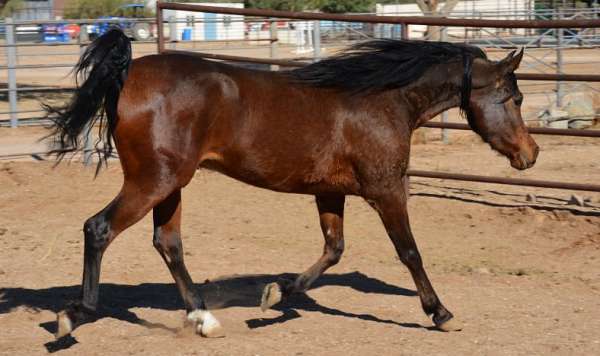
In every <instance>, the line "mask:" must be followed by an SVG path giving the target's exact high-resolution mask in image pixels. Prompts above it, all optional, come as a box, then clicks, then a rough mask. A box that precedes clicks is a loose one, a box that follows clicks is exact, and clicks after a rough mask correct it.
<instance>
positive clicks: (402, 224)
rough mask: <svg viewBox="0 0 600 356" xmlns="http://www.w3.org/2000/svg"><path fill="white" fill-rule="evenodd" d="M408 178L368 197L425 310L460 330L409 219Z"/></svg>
mask: <svg viewBox="0 0 600 356" xmlns="http://www.w3.org/2000/svg"><path fill="white" fill-rule="evenodd" d="M407 182H408V179H405V178H404V179H402V180H401V181H400V182H399V183H398V184H397V186H395V187H394V188H393V189H391V191H390V190H389V188H387V189H385V190H386V191H385V192H381V194H375V197H374V198H371V197H368V198H367V201H368V202H369V204H371V206H373V208H375V210H377V212H378V213H379V216H380V217H381V220H382V221H383V224H384V225H385V229H386V231H387V233H388V236H389V237H390V239H391V240H392V243H393V244H394V247H395V248H396V252H397V253H398V256H399V257H400V260H401V261H402V263H404V264H405V265H406V267H408V269H409V271H410V274H411V275H412V277H413V280H414V282H415V285H416V287H417V293H418V294H419V297H420V299H421V304H422V306H423V310H424V311H425V313H426V314H427V315H433V322H434V323H435V325H436V327H437V328H439V329H440V330H444V331H455V330H460V329H461V326H460V324H459V323H458V322H457V321H456V320H455V319H454V316H453V315H452V313H451V312H450V311H448V310H447V309H446V308H445V307H444V306H443V305H442V303H441V302H440V300H439V298H438V296H437V295H436V293H435V291H434V290H433V287H432V286H431V282H429V278H427V274H426V273H425V269H424V268H423V262H422V260H421V255H420V254H419V250H418V249H417V245H416V243H415V240H414V238H413V234H412V232H411V230H410V224H409V220H408V210H407V200H408V189H407V187H406V184H407Z"/></svg>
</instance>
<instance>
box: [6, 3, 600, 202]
mask: <svg viewBox="0 0 600 356" xmlns="http://www.w3.org/2000/svg"><path fill="white" fill-rule="evenodd" d="M163 10H185V11H196V12H204V13H216V14H229V15H242V16H245V17H244V18H242V19H241V20H239V19H237V18H232V19H230V20H229V21H230V22H231V23H239V22H243V24H244V28H245V32H246V31H247V33H245V34H244V38H243V39H224V40H194V39H192V40H189V41H181V39H180V38H179V33H178V31H180V27H181V25H182V24H185V25H186V26H192V27H193V26H196V25H197V24H202V25H204V24H211V23H214V24H216V25H219V23H221V22H222V21H223V19H218V20H206V19H203V18H193V19H192V20H190V18H185V19H183V18H176V17H173V16H171V17H169V18H164V17H163ZM156 15H157V16H156V18H155V19H152V20H153V21H152V23H153V24H155V25H156V29H157V32H156V38H157V39H156V41H135V42H134V43H133V45H134V52H136V53H137V54H138V55H139V54H142V53H156V52H155V51H153V50H145V51H142V50H141V49H136V47H139V48H143V47H144V45H147V46H149V44H156V45H157V48H158V52H159V53H179V52H182V50H184V51H183V52H185V53H188V54H189V53H193V54H194V55H196V56H199V57H200V58H207V59H212V60H225V61H232V62H246V63H254V64H258V65H262V66H270V68H271V69H272V70H279V68H280V67H284V68H285V67H298V66H303V65H306V64H307V63H311V62H313V61H316V60H319V59H320V58H321V57H323V56H324V55H325V50H327V52H329V51H331V50H335V49H336V48H340V47H341V45H347V44H352V43H353V42H354V41H356V40H365V39H371V38H378V37H381V36H384V37H390V38H403V39H409V38H410V37H411V29H412V28H413V27H418V26H423V25H425V26H432V27H438V28H439V33H440V35H441V38H443V39H446V40H448V41H451V42H452V41H459V42H466V43H469V44H474V45H479V46H484V47H485V48H486V52H488V53H489V54H490V55H494V54H495V53H497V52H505V51H506V50H507V49H514V48H517V47H518V46H525V47H527V48H528V50H527V51H526V58H525V60H524V64H525V65H522V67H525V68H526V69H528V70H530V72H527V73H518V74H517V78H518V79H519V80H522V81H530V82H529V83H525V84H524V85H523V87H525V86H528V85H529V86H535V87H539V88H540V89H538V90H537V91H536V93H539V94H540V95H546V96H548V101H549V103H550V104H549V105H555V104H556V103H560V100H561V99H562V97H563V94H564V93H565V92H567V91H569V89H568V88H566V87H565V85H566V83H570V84H569V85H571V86H575V85H579V86H585V88H586V90H598V91H600V89H598V88H600V87H596V86H594V85H593V83H597V82H600V75H598V74H581V73H568V72H567V73H565V70H564V67H565V66H568V65H569V64H571V65H572V64H575V63H582V64H587V65H590V64H591V65H593V64H595V63H598V64H599V65H600V60H594V59H591V60H578V61H572V60H569V59H568V58H567V59H565V58H564V55H563V53H561V51H562V50H567V49H569V50H574V49H581V50H582V51H586V50H590V49H592V50H596V49H599V48H600V38H599V37H598V36H597V33H596V31H597V29H598V28H600V19H599V18H600V11H599V10H598V9H596V10H581V9H563V10H561V12H556V11H535V12H518V11H517V12H512V13H511V12H509V11H504V10H500V11H489V10H486V11H478V12H471V13H462V12H461V13H458V12H454V13H453V14H452V15H451V17H448V18H440V17H426V16H374V15H372V14H359V15H341V14H322V13H302V12H281V11H271V10H257V9H239V8H224V7H212V6H201V5H191V4H177V3H162V2H159V3H158V4H157V14H156ZM457 16H460V17H469V18H456V17H457ZM522 16H529V17H528V18H527V19H526V20H523V19H522ZM498 17H509V19H505V20H498V19H497V18H498ZM558 17H560V19H558ZM146 20H148V19H145V20H144V21H146ZM134 21H135V20H134ZM106 22H110V20H64V21H63V20H60V21H44V23H54V24H59V23H60V24H64V23H71V24H97V23H106ZM282 23H283V24H284V25H285V26H284V27H282ZM35 24H38V23H37V22H35V21H20V22H16V21H15V22H12V23H10V22H8V23H5V27H6V29H7V31H6V34H5V37H6V40H5V43H0V51H2V50H3V51H4V53H5V57H6V59H7V61H6V64H4V65H3V64H0V70H6V72H7V74H8V79H9V80H8V85H7V87H6V88H0V95H2V94H4V95H7V97H8V99H9V102H10V107H9V108H8V110H4V111H3V112H0V114H3V115H9V116H10V124H11V125H14V126H16V125H17V124H18V123H19V121H20V122H21V123H22V124H35V123H42V122H43V121H42V120H40V117H39V116H38V117H29V118H20V120H19V118H18V115H19V114H23V113H36V112H37V113H40V112H41V110H30V109H25V110H22V111H19V110H18V108H17V106H16V103H17V100H18V97H19V95H21V94H28V93H35V92H45V93H60V92H68V91H70V90H73V89H74V87H72V86H64V85H61V86H48V85H41V86H35V85H24V86H23V85H17V83H16V80H17V77H18V76H17V74H18V73H19V71H22V70H32V69H39V70H53V69H56V70H61V68H62V69H64V68H68V67H72V66H73V65H74V63H72V64H71V63H67V62H68V60H64V61H62V62H55V63H50V64H48V63H29V62H28V63H21V61H20V59H21V58H22V57H23V56H24V55H23V54H22V53H21V52H23V51H24V50H25V49H27V48H35V47H40V48H48V49H51V48H65V49H68V48H72V47H78V48H79V52H76V51H71V52H64V51H63V52H61V53H60V54H59V55H60V56H63V57H65V58H67V57H68V56H78V55H79V53H80V52H81V50H82V49H83V48H85V46H86V45H87V44H88V43H89V42H88V41H85V40H80V41H77V42H76V43H57V44H47V43H22V42H17V41H16V36H15V33H16V32H18V28H19V27H18V26H21V25H35ZM383 25H385V26H388V27H385V28H384V27H381V26H383ZM377 26H380V27H377ZM389 26H391V27H389ZM9 28H11V29H12V32H13V34H12V36H13V40H12V41H9V38H8V37H9V36H8V35H9V34H8V31H9ZM449 28H463V29H464V31H463V32H460V33H459V32H456V31H449V30H448V29H449ZM246 29H247V30H246ZM515 29H526V31H520V32H519V31H513V30H515ZM165 30H167V31H168V35H165ZM383 30H386V31H387V30H390V31H389V33H384V32H385V31H383ZM292 31H296V33H295V34H296V35H298V33H299V32H302V36H304V38H303V41H305V43H306V44H307V46H309V48H308V49H304V48H303V47H302V48H300V47H299V45H298V44H297V43H294V41H291V40H290V39H289V38H286V37H285V36H286V35H287V36H290V33H291V32H292ZM418 35H419V36H421V37H420V38H421V39H428V38H430V37H431V36H435V33H425V32H424V33H418ZM197 45H199V46H201V48H200V47H197ZM248 46H252V48H256V49H264V52H263V54H262V55H264V57H263V58H256V57H253V58H251V57H247V56H242V55H237V54H236V52H238V50H243V49H247V48H248ZM331 48H333V49H331ZM228 51H231V52H234V54H229V52H228ZM214 52H219V53H214ZM255 52H256V51H255ZM290 52H293V53H295V54H296V55H295V56H292V57H291V58H290V56H289V54H290ZM43 55H44V54H43V53H40V54H37V55H36V56H31V54H30V55H29V57H32V58H33V57H38V58H43ZM11 56H12V60H11V58H10V57H11ZM596 58H600V57H596ZM28 59H29V58H28ZM531 70H533V72H531ZM11 73H12V74H11ZM11 83H12V84H11ZM552 83H556V84H555V87H554V88H553V89H552V88H550V89H548V88H549V86H551V85H554V84H552ZM549 90H550V91H549ZM551 96H556V98H555V99H553V100H551V99H550V97H551ZM13 103H14V106H13ZM535 120H538V119H534V118H531V117H529V118H525V121H535ZM5 122H6V120H2V119H0V125H2V124H3V123H5ZM424 126H425V127H433V128H441V129H443V130H442V132H443V134H446V135H447V130H448V129H459V130H468V129H469V127H468V125H465V124H458V123H450V122H428V123H427V124H425V125H424ZM530 132H531V133H532V134H542V135H564V136H575V137H599V136H600V131H594V130H576V129H551V128H543V127H532V128H530ZM446 137H447V136H446ZM446 139H447V138H446ZM409 174H410V175H412V176H422V177H428V178H441V179H461V180H465V179H467V180H468V178H469V177H468V176H465V175H462V176H461V177H459V176H460V175H453V174H452V173H443V174H442V173H439V172H425V173H423V172H422V171H412V170H411V171H410V172H409ZM453 176H454V177H455V178H452V177H453ZM495 178H498V177H483V178H482V177H477V176H472V177H470V179H471V180H474V181H481V182H488V183H492V180H494V182H495V183H499V184H511V183H510V180H511V179H510V178H503V177H500V178H499V179H500V180H502V182H501V181H500V180H498V179H495ZM505 179H508V181H506V182H504V180H505ZM521 183H523V184H521ZM525 183H526V184H525ZM547 183H548V182H545V183H543V184H542V183H540V184H541V185H536V182H535V181H531V180H525V181H523V180H521V182H520V183H518V182H516V181H515V184H519V185H530V186H541V187H546V188H560V189H575V190H577V189H581V190H588V191H596V192H600V187H599V186H597V185H585V184H583V185H577V184H575V185H573V184H570V183H561V182H550V183H548V184H547Z"/></svg>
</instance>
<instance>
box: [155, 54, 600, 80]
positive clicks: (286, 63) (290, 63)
mask: <svg viewBox="0 0 600 356" xmlns="http://www.w3.org/2000/svg"><path fill="white" fill-rule="evenodd" d="M161 53H171V54H174V53H180V54H192V53H193V54H195V55H197V56H198V57H203V58H208V59H217V60H224V61H232V62H248V63H260V64H276V65H280V66H282V67H302V66H305V65H307V64H309V63H307V62H302V61H296V60H289V59H270V58H253V57H241V56H230V55H226V54H215V53H202V52H190V51H183V50H173V49H165V50H163V51H162V52H161ZM516 75H517V79H519V80H537V81H553V82H554V81H567V82H600V75H598V74H553V73H516Z"/></svg>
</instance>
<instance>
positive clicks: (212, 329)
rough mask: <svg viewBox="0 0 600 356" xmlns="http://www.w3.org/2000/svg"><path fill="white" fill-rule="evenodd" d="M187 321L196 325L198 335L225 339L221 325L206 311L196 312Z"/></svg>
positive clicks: (188, 316) (189, 315)
mask: <svg viewBox="0 0 600 356" xmlns="http://www.w3.org/2000/svg"><path fill="white" fill-rule="evenodd" d="M187 319H188V320H189V321H191V322H192V323H194V324H195V329H196V333H197V334H199V335H201V336H204V337H213V338H214V337H225V330H224V329H223V327H222V326H221V323H219V321H218V320H217V319H216V318H215V317H214V316H213V315H212V314H211V313H210V312H209V311H206V310H194V311H193V312H191V313H189V314H188V315H187Z"/></svg>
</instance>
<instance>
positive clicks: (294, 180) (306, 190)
mask: <svg viewBox="0 0 600 356" xmlns="http://www.w3.org/2000/svg"><path fill="white" fill-rule="evenodd" d="M203 157H205V159H203V160H201V163H200V167H201V168H206V169H210V170H213V171H217V172H220V173H222V174H225V175H227V176H229V177H231V178H234V179H236V180H239V181H241V182H244V183H247V184H250V185H253V186H257V187H260V188H265V189H270V190H274V191H279V192H287V193H299V194H358V192H359V189H360V185H359V183H358V181H357V179H356V177H355V174H354V172H353V170H352V166H351V165H350V164H346V163H343V162H342V161H340V160H337V161H336V160H330V162H327V163H330V164H324V163H323V162H320V163H315V162H312V161H309V160H304V159H274V158H272V159H261V160H257V159H252V158H249V157H240V156H239V155H234V156H233V157H232V156H231V155H228V154H218V153H214V152H211V153H208V154H205V155H203Z"/></svg>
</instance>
